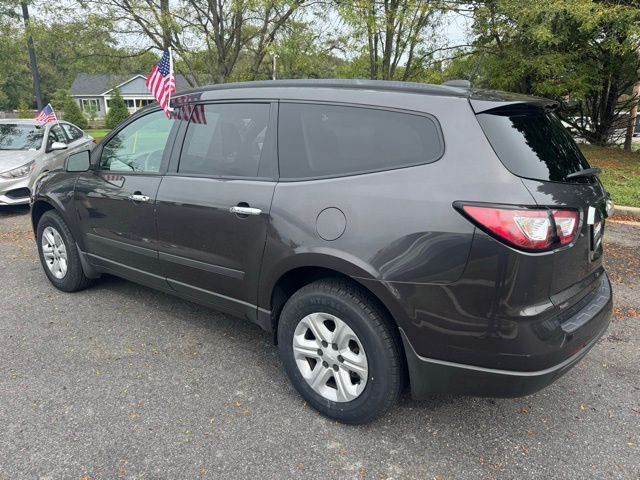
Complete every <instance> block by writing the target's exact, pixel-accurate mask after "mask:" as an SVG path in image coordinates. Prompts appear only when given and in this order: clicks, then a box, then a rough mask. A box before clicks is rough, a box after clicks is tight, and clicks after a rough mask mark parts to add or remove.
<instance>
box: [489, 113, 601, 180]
mask: <svg viewBox="0 0 640 480" xmlns="http://www.w3.org/2000/svg"><path fill="white" fill-rule="evenodd" d="M478 121H479V122H480V125H481V126H482V130H483V131H484V133H485V135H486V136H487V138H488V139H489V142H490V143H491V146H492V147H493V149H494V150H495V152H496V154H497V155H498V157H499V158H500V160H501V161H502V163H503V164H504V165H505V167H507V168H508V169H509V170H510V171H511V172H512V173H514V174H515V175H518V176H520V177H526V178H532V179H535V180H551V181H554V182H563V181H565V177H566V176H567V175H568V174H570V173H574V172H577V171H579V170H583V169H585V168H589V163H588V162H587V160H586V159H585V158H584V156H583V155H582V152H581V151H580V149H579V148H578V146H577V145H576V142H575V141H574V140H573V138H572V137H571V134H569V132H568V131H567V130H566V129H565V128H564V126H563V125H562V123H561V122H560V119H558V117H557V116H556V115H555V114H553V113H550V112H545V111H544V110H542V109H539V108H530V107H529V108H510V109H507V110H495V111H492V112H490V113H482V114H480V115H478ZM575 181H583V180H578V179H576V180H575Z"/></svg>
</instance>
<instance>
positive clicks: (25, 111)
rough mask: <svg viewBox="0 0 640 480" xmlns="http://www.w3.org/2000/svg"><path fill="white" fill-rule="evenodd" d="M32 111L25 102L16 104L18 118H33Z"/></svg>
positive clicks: (21, 101)
mask: <svg viewBox="0 0 640 480" xmlns="http://www.w3.org/2000/svg"><path fill="white" fill-rule="evenodd" d="M33 117H35V115H34V114H33V110H31V107H29V104H28V103H27V102H26V101H25V100H20V103H19V104H18V118H33Z"/></svg>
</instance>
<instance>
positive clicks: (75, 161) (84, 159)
mask: <svg viewBox="0 0 640 480" xmlns="http://www.w3.org/2000/svg"><path fill="white" fill-rule="evenodd" d="M54 145H55V144H54ZM90 167H91V156H90V155H89V150H83V151H82V152H78V153H72V154H71V155H69V156H68V157H67V160H66V161H65V162H64V169H65V171H67V172H86V171H87V170H89V168H90Z"/></svg>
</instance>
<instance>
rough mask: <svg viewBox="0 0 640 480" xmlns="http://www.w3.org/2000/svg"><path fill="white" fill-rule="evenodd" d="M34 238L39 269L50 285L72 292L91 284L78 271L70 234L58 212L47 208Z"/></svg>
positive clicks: (76, 253)
mask: <svg viewBox="0 0 640 480" xmlns="http://www.w3.org/2000/svg"><path fill="white" fill-rule="evenodd" d="M36 241H37V243H38V253H39V256H40V262H41V263H42V268H43V269H44V273H45V274H46V275H47V278H48V279H49V281H50V282H51V283H52V284H53V286H54V287H56V288H57V289H58V290H62V291H63V292H76V291H78V290H83V289H85V288H87V287H88V286H89V285H90V284H91V280H90V279H89V278H87V276H86V275H85V274H84V271H83V270H82V263H80V255H79V253H78V247H77V246H76V242H75V240H74V238H73V235H72V234H71V231H70V230H69V227H68V226H67V224H66V223H65V222H64V220H63V219H62V217H61V216H60V214H59V213H57V212H56V211H54V210H49V211H47V212H45V213H44V214H43V215H42V217H41V218H40V221H39V222H38V229H37V234H36Z"/></svg>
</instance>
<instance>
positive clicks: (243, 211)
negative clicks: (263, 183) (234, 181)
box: [229, 205, 262, 215]
mask: <svg viewBox="0 0 640 480" xmlns="http://www.w3.org/2000/svg"><path fill="white" fill-rule="evenodd" d="M229 211H230V212H231V213H235V214H237V215H260V214H261V213H262V210H260V209H259V208H251V207H240V206H238V205H236V206H235V207H231V208H230V209H229Z"/></svg>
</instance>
